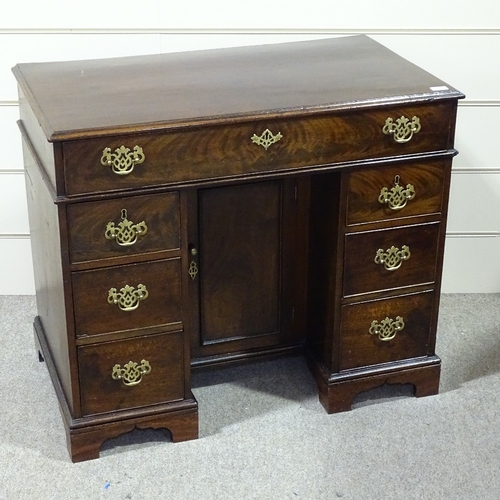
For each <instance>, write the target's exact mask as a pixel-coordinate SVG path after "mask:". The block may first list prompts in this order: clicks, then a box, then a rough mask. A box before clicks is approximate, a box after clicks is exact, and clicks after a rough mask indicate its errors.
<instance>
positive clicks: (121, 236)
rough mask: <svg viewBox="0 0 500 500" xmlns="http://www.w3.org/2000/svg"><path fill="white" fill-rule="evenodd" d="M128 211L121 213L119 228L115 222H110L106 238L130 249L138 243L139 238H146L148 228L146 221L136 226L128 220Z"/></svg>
mask: <svg viewBox="0 0 500 500" xmlns="http://www.w3.org/2000/svg"><path fill="white" fill-rule="evenodd" d="M127 215H128V214H127V210H126V209H125V208H124V209H122V211H121V219H122V220H121V222H119V223H118V226H116V225H115V223H114V222H112V221H111V222H108V223H107V225H106V231H105V233H104V236H105V237H106V239H108V240H115V241H116V243H118V245H120V246H122V247H128V246H131V245H133V244H134V243H136V242H137V238H138V237H139V236H144V235H145V234H146V233H147V232H148V226H147V225H146V223H145V222H144V221H142V222H139V223H137V224H134V223H133V222H132V221H129V220H128V219H127Z"/></svg>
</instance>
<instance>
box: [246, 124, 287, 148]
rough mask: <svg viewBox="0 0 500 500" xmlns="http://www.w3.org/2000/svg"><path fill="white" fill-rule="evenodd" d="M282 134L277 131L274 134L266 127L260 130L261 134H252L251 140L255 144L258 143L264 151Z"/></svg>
mask: <svg viewBox="0 0 500 500" xmlns="http://www.w3.org/2000/svg"><path fill="white" fill-rule="evenodd" d="M282 137H283V136H282V135H281V132H278V133H277V134H276V135H274V134H273V133H272V132H271V131H270V130H269V129H268V128H266V130H264V132H262V134H260V135H257V134H253V135H252V138H251V139H252V142H254V143H255V144H258V145H259V146H262V147H263V148H264V149H265V150H266V151H267V149H268V148H269V146H271V145H272V144H274V143H275V142H278V141H279V140H280V139H281V138H282Z"/></svg>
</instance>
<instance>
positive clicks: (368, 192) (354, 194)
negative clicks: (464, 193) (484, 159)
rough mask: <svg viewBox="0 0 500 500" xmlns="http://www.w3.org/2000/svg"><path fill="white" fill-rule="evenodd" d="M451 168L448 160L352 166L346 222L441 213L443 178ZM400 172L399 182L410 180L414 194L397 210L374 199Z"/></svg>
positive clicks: (360, 222)
mask: <svg viewBox="0 0 500 500" xmlns="http://www.w3.org/2000/svg"><path fill="white" fill-rule="evenodd" d="M450 168H451V160H439V161H427V162H425V163H420V162H418V163H408V164H401V165H390V166H386V167H380V168H365V169H362V170H356V171H354V172H352V173H351V174H349V176H348V181H347V183H348V188H347V189H348V194H347V199H348V203H347V221H346V223H347V225H355V224H366V223H367V222H378V221H391V220H393V221H395V222H398V221H399V219H402V218H405V217H415V216H422V215H432V214H439V213H441V210H442V207H443V192H444V186H445V183H444V180H445V178H446V174H447V172H448V170H449V169H450ZM396 175H399V176H400V179H401V180H400V185H402V186H404V187H406V186H407V185H408V184H411V185H413V186H414V188H415V197H414V198H413V199H412V200H409V201H408V202H407V204H406V206H405V207H403V208H402V209H400V210H391V209H390V208H389V207H388V206H387V205H383V204H381V203H380V202H379V201H378V198H379V195H380V191H381V190H382V188H384V187H385V188H387V189H391V188H392V187H393V185H394V178H395V177H396Z"/></svg>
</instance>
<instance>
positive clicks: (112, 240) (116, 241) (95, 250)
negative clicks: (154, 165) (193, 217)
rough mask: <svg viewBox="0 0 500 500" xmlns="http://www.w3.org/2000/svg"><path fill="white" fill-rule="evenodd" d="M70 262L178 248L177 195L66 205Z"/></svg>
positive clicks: (136, 197)
mask: <svg viewBox="0 0 500 500" xmlns="http://www.w3.org/2000/svg"><path fill="white" fill-rule="evenodd" d="M67 210H68V228H69V241H70V256H71V262H72V263H79V262H86V261H92V260H98V259H107V258H114V257H121V256H124V255H131V254H139V253H149V252H157V251H161V250H173V249H178V248H179V246H180V222H179V221H180V216H179V194H178V193H177V192H173V193H165V194H161V195H150V196H131V197H128V198H118V199H113V200H106V201H92V202H87V203H75V204H70V205H68V209H67Z"/></svg>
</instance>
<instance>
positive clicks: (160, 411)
mask: <svg viewBox="0 0 500 500" xmlns="http://www.w3.org/2000/svg"><path fill="white" fill-rule="evenodd" d="M33 327H34V333H35V348H36V352H37V355H38V359H39V361H41V362H42V361H45V363H46V366H47V370H48V372H49V375H50V377H51V379H52V384H53V386H54V389H55V392H56V395H57V399H58V402H59V408H60V410H61V415H62V418H63V422H64V427H65V430H66V439H67V446H68V451H69V454H70V457H71V460H72V461H73V462H83V461H85V460H92V459H95V458H99V452H100V449H101V446H102V444H103V443H104V441H106V440H107V439H112V438H115V437H118V436H120V435H121V434H125V433H127V432H130V431H132V430H133V429H136V428H137V429H149V428H152V429H166V430H168V431H170V434H171V436H172V441H173V442H174V443H175V442H180V441H188V440H191V439H197V438H198V402H197V401H196V399H195V397H194V396H193V394H192V393H191V394H190V397H188V398H186V399H184V400H182V401H174V402H171V403H168V402H166V403H161V404H158V405H152V406H147V407H142V408H136V409H130V410H119V411H116V412H115V413H103V414H99V415H90V416H86V417H82V418H73V416H72V413H71V410H70V407H69V405H68V402H67V400H66V396H65V393H64V390H63V388H62V384H61V381H60V379H59V376H58V373H57V370H56V366H55V364H54V360H53V358H52V355H51V352H50V349H49V347H48V344H47V341H46V338H45V333H44V330H43V327H42V325H41V322H40V319H39V318H38V317H37V318H36V319H35V322H34V324H33Z"/></svg>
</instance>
